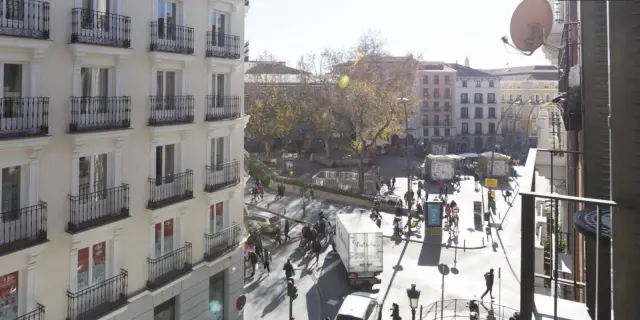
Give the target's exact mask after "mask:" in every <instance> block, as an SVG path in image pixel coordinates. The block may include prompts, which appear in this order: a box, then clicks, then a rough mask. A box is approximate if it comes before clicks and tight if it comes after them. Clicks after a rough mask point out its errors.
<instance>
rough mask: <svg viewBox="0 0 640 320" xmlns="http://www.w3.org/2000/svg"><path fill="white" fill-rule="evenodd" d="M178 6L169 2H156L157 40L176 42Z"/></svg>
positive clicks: (161, 0) (164, 0) (165, 0)
mask: <svg viewBox="0 0 640 320" xmlns="http://www.w3.org/2000/svg"><path fill="white" fill-rule="evenodd" d="M177 19H178V4H177V3H176V2H174V1H171V0H158V39H163V40H165V41H176V39H177V34H176V31H177V30H176V29H177V28H176V25H177V24H178V20H177Z"/></svg>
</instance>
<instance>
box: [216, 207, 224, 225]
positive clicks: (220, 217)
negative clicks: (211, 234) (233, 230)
mask: <svg viewBox="0 0 640 320" xmlns="http://www.w3.org/2000/svg"><path fill="white" fill-rule="evenodd" d="M223 213H224V203H223V202H218V203H216V218H215V220H216V221H215V227H216V232H220V231H222V229H223V226H224V214H223Z"/></svg>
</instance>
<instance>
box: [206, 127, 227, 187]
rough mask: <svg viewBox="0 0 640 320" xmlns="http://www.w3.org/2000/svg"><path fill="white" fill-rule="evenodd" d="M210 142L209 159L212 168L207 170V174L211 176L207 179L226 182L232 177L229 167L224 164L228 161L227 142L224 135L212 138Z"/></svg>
mask: <svg viewBox="0 0 640 320" xmlns="http://www.w3.org/2000/svg"><path fill="white" fill-rule="evenodd" d="M210 143H211V155H210V160H209V161H210V163H211V166H212V167H213V170H211V171H209V172H208V174H210V175H213V176H212V177H210V180H209V181H213V182H214V184H218V183H225V182H228V180H229V179H231V178H232V177H231V176H230V175H231V173H230V171H229V170H230V169H228V168H227V169H225V168H226V166H225V164H227V163H228V161H229V160H228V157H227V156H228V155H227V148H228V143H227V141H226V139H225V137H218V138H213V139H211V141H210Z"/></svg>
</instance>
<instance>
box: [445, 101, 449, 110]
mask: <svg viewBox="0 0 640 320" xmlns="http://www.w3.org/2000/svg"><path fill="white" fill-rule="evenodd" d="M444 108H445V109H447V110H448V109H451V102H449V101H445V102H444Z"/></svg>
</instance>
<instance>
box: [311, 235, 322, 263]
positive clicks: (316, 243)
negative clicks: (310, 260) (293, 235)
mask: <svg viewBox="0 0 640 320" xmlns="http://www.w3.org/2000/svg"><path fill="white" fill-rule="evenodd" d="M321 249H322V245H321V244H320V240H318V239H315V240H314V241H313V254H314V255H315V256H316V264H317V263H318V260H320V250H321Z"/></svg>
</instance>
